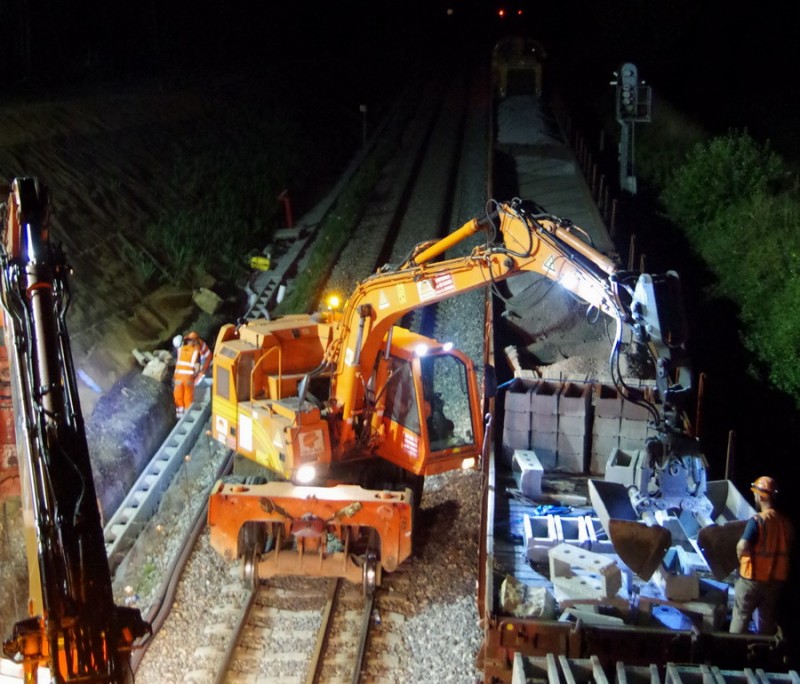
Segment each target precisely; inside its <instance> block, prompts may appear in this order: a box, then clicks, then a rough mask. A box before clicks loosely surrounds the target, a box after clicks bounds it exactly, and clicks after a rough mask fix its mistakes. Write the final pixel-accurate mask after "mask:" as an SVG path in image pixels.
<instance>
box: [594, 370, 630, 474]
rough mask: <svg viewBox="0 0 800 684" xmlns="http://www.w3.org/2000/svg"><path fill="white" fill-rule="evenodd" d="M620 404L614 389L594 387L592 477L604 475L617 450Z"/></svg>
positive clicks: (618, 394)
mask: <svg viewBox="0 0 800 684" xmlns="http://www.w3.org/2000/svg"><path fill="white" fill-rule="evenodd" d="M622 404H623V399H622V395H621V394H620V393H619V392H618V391H617V388H616V387H613V386H612V385H604V384H597V385H595V386H594V407H593V408H594V418H593V420H592V446H591V448H590V450H589V472H590V473H592V474H593V475H604V474H605V472H606V463H607V461H608V458H609V456H611V454H612V453H613V451H614V450H615V449H619V437H620V430H621V427H622Z"/></svg>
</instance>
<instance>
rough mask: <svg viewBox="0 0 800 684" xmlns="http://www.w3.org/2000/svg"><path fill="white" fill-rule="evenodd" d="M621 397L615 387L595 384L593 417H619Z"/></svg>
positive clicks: (620, 413) (620, 414)
mask: <svg viewBox="0 0 800 684" xmlns="http://www.w3.org/2000/svg"><path fill="white" fill-rule="evenodd" d="M622 403H623V399H622V396H621V395H620V393H619V392H617V388H616V387H613V386H611V385H602V384H599V385H595V391H594V417H595V420H597V419H598V418H620V417H621V416H622Z"/></svg>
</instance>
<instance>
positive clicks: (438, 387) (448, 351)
mask: <svg viewBox="0 0 800 684" xmlns="http://www.w3.org/2000/svg"><path fill="white" fill-rule="evenodd" d="M381 363H384V364H386V365H387V366H388V369H387V370H388V373H387V375H388V380H387V381H386V385H385V388H384V390H383V391H382V395H383V397H377V398H376V402H377V407H378V413H379V414H382V418H381V421H382V425H381V428H380V429H381V431H382V434H383V441H381V442H380V445H379V447H378V449H377V453H378V455H380V456H381V457H382V458H384V459H386V460H387V461H390V462H392V463H395V464H397V465H399V466H400V467H402V468H403V469H405V470H407V471H409V472H413V473H414V474H417V475H433V474H437V473H442V472H445V471H447V470H452V469H453V468H460V467H470V466H471V465H473V464H474V463H476V462H477V458H478V455H479V454H480V449H481V442H482V438H483V426H482V423H481V412H480V402H479V398H478V387H477V381H476V375H475V368H474V365H473V364H472V362H471V361H470V359H469V358H467V357H466V356H465V355H464V354H463V353H461V352H460V351H458V350H457V349H454V348H453V347H452V345H450V344H440V343H439V342H437V341H436V340H432V339H430V338H426V337H423V336H421V335H416V334H414V333H412V332H410V331H408V330H404V329H402V328H395V330H394V333H393V336H392V346H391V352H390V356H389V358H388V359H385V360H382V361H381Z"/></svg>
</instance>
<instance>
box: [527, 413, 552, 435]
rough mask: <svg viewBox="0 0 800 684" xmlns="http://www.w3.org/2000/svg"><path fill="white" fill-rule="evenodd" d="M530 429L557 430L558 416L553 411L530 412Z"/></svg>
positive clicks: (535, 430) (538, 430) (537, 430)
mask: <svg viewBox="0 0 800 684" xmlns="http://www.w3.org/2000/svg"><path fill="white" fill-rule="evenodd" d="M531 430H533V431H534V432H558V416H557V415H556V414H554V413H531Z"/></svg>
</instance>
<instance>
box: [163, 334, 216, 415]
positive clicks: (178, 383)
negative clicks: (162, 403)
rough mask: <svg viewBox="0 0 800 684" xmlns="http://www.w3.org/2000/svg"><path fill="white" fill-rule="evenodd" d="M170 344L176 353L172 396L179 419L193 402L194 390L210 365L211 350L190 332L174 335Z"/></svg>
mask: <svg viewBox="0 0 800 684" xmlns="http://www.w3.org/2000/svg"><path fill="white" fill-rule="evenodd" d="M172 344H173V345H174V347H175V349H176V350H177V352H178V356H177V359H176V360H175V376H174V389H173V396H174V397H175V415H176V416H177V417H178V419H180V418H181V417H182V416H183V414H184V413H186V410H187V409H188V408H189V407H190V406H191V405H192V402H193V401H194V388H195V387H196V386H197V385H199V384H200V382H202V380H203V378H204V377H205V374H206V372H207V371H208V367H209V366H210V365H211V350H210V349H209V348H208V345H207V344H206V343H205V342H204V341H203V340H202V339H200V335H198V334H197V333H196V332H194V331H192V332H190V333H186V336H185V337H183V336H181V335H176V336H175V337H174V338H173V340H172Z"/></svg>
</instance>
